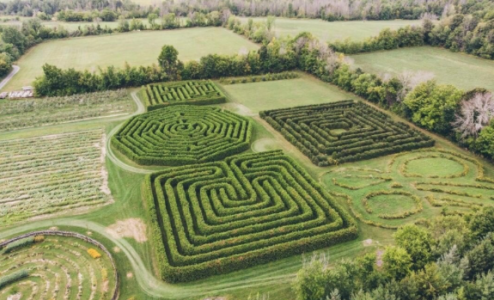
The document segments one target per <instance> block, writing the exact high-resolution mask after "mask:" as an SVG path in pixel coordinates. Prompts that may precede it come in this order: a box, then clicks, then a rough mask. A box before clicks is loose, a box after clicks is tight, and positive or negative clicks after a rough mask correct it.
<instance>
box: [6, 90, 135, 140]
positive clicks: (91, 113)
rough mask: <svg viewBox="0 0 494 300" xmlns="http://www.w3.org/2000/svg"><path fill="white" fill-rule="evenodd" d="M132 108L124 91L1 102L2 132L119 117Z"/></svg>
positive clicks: (130, 101)
mask: <svg viewBox="0 0 494 300" xmlns="http://www.w3.org/2000/svg"><path fill="white" fill-rule="evenodd" d="M132 109H133V103H132V100H131V99H130V97H129V94H128V92H127V91H125V90H118V91H106V92H98V93H90V94H80V95H74V96H67V97H51V98H43V99H24V100H11V101H8V100H5V101H0V131H11V130H17V129H23V128H30V127H39V126H47V125H54V124H60V123H64V122H74V121H81V120H85V119H91V118H99V117H107V116H120V115H125V114H128V113H130V112H131V111H132Z"/></svg>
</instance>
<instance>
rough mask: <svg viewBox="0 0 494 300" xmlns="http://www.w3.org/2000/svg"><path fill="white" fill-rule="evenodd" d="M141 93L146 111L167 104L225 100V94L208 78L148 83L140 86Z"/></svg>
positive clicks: (202, 103) (207, 102)
mask: <svg viewBox="0 0 494 300" xmlns="http://www.w3.org/2000/svg"><path fill="white" fill-rule="evenodd" d="M141 93H142V95H143V98H144V102H145V103H146V106H147V109H148V111H151V110H155V109H158V108H163V107H165V106H169V105H184V104H200V105H206V104H218V103H224V102H225V101H226V98H225V95H223V93H222V92H221V91H220V89H219V88H218V87H217V86H216V85H215V84H214V83H213V82H211V81H210V80H207V81H177V82H167V83H161V84H149V85H146V86H144V87H143V88H142V92H141Z"/></svg>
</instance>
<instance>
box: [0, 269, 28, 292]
mask: <svg viewBox="0 0 494 300" xmlns="http://www.w3.org/2000/svg"><path fill="white" fill-rule="evenodd" d="M28 276H29V272H28V271H27V270H19V271H16V272H13V273H11V274H9V275H6V276H3V277H0V289H2V288H4V287H6V286H8V285H10V284H12V283H15V282H17V281H19V280H22V279H24V278H26V277H28Z"/></svg>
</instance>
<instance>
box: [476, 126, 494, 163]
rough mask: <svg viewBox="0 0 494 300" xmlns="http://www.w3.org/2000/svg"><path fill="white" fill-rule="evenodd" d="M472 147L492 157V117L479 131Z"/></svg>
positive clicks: (493, 145) (493, 130)
mask: <svg viewBox="0 0 494 300" xmlns="http://www.w3.org/2000/svg"><path fill="white" fill-rule="evenodd" d="M474 149H475V150H477V151H478V152H479V153H481V154H483V155H485V156H487V157H489V158H491V159H494V119H493V120H492V121H491V123H490V125H489V126H486V127H484V128H483V129H482V131H480V134H479V136H478V138H477V139H476V140H475V143H474Z"/></svg>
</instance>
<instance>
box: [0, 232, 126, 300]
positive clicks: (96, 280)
mask: <svg viewBox="0 0 494 300" xmlns="http://www.w3.org/2000/svg"><path fill="white" fill-rule="evenodd" d="M22 243H24V244H25V246H17V244H22ZM15 246H17V247H15ZM10 249H12V250H10ZM2 250H3V251H4V252H5V253H2V254H0V262H1V263H0V282H1V281H2V279H4V280H5V278H8V277H11V278H14V279H13V280H12V281H11V283H10V284H8V285H7V287H8V288H4V289H2V288H1V287H0V299H2V300H9V299H36V300H38V299H39V300H42V299H54V300H58V299H67V300H72V299H74V300H75V299H101V300H110V299H111V298H112V296H113V294H114V292H115V283H116V282H115V281H116V277H115V273H114V272H115V270H114V268H113V265H112V263H111V260H110V258H109V257H108V255H106V254H105V253H104V252H103V251H102V250H101V249H100V248H99V247H96V246H95V245H93V244H91V243H88V242H86V241H84V240H82V239H79V238H75V237H63V236H43V235H38V236H33V237H27V238H24V239H21V240H19V241H16V242H12V243H10V244H7V246H5V247H4V248H3V249H2ZM88 252H92V255H94V257H98V256H99V257H98V258H93V257H92V256H91V254H90V253H88Z"/></svg>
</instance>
